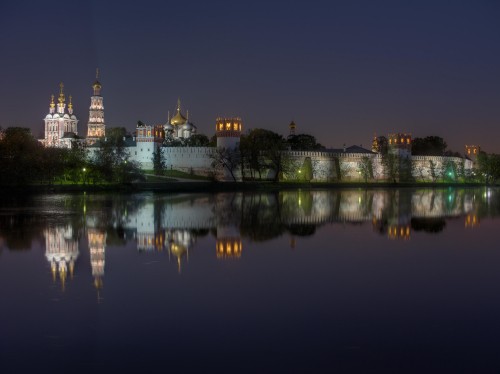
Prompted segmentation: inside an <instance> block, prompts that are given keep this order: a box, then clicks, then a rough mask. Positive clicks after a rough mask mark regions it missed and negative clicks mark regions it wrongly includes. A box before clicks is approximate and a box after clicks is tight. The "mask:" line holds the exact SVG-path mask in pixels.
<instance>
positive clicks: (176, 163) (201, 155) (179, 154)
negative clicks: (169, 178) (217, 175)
mask: <svg viewBox="0 0 500 374" xmlns="http://www.w3.org/2000/svg"><path fill="white" fill-rule="evenodd" d="M162 150H163V157H164V159H165V166H166V168H167V169H168V170H170V169H175V170H181V171H184V172H187V173H191V172H193V173H194V174H201V175H207V174H208V173H209V172H210V171H212V170H213V168H212V159H211V158H210V155H211V154H212V152H213V151H214V148H212V147H163V148H162Z"/></svg>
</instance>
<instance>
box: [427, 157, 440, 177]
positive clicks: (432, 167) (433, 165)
mask: <svg viewBox="0 0 500 374" xmlns="http://www.w3.org/2000/svg"><path fill="white" fill-rule="evenodd" d="M429 173H430V175H431V178H432V181H433V182H435V181H436V180H437V179H438V177H439V175H438V170H437V167H436V163H435V162H434V161H433V160H429Z"/></svg>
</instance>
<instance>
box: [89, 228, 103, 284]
mask: <svg viewBox="0 0 500 374" xmlns="http://www.w3.org/2000/svg"><path fill="white" fill-rule="evenodd" d="M88 238H89V249H90V265H91V267H92V276H93V277H94V286H95V288H96V289H97V290H100V289H101V288H102V286H103V282H102V278H103V277H104V264H105V255H106V252H105V250H106V232H104V231H101V230H97V229H89V230H88Z"/></svg>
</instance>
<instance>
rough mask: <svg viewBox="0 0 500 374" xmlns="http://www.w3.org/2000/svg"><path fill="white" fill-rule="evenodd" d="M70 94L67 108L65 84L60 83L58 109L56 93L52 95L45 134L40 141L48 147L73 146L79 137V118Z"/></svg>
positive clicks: (46, 118)
mask: <svg viewBox="0 0 500 374" xmlns="http://www.w3.org/2000/svg"><path fill="white" fill-rule="evenodd" d="M71 99H72V98H71V95H70V96H69V103H68V106H67V108H66V96H65V95H64V84H63V83H62V82H61V83H60V84H59V97H58V99H57V109H56V104H55V103H54V95H52V96H51V101H50V105H49V114H47V115H46V116H45V119H44V122H45V136H44V138H43V139H41V140H40V142H41V143H42V144H43V145H44V146H46V147H59V148H71V145H72V142H73V141H74V140H75V139H78V127H77V126H78V119H77V118H76V116H75V115H74V114H73V103H72V102H71Z"/></svg>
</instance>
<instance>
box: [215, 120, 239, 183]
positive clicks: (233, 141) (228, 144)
mask: <svg viewBox="0 0 500 374" xmlns="http://www.w3.org/2000/svg"><path fill="white" fill-rule="evenodd" d="M241 129H242V125H241V118H239V117H233V118H221V117H219V118H217V119H216V121H215V135H216V136H217V148H218V151H217V152H222V154H221V156H222V157H223V158H226V161H224V164H228V165H230V164H232V166H230V169H233V167H234V169H233V171H232V173H231V171H230V170H228V168H227V167H225V168H224V169H223V172H224V175H223V179H222V180H224V181H232V180H233V179H235V180H236V181H241V180H242V174H241V167H240V165H239V163H238V165H237V166H236V165H235V164H234V163H235V162H238V161H237V160H238V158H239V156H240V154H239V152H240V138H241ZM231 174H233V175H231ZM233 176H234V178H233Z"/></svg>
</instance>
